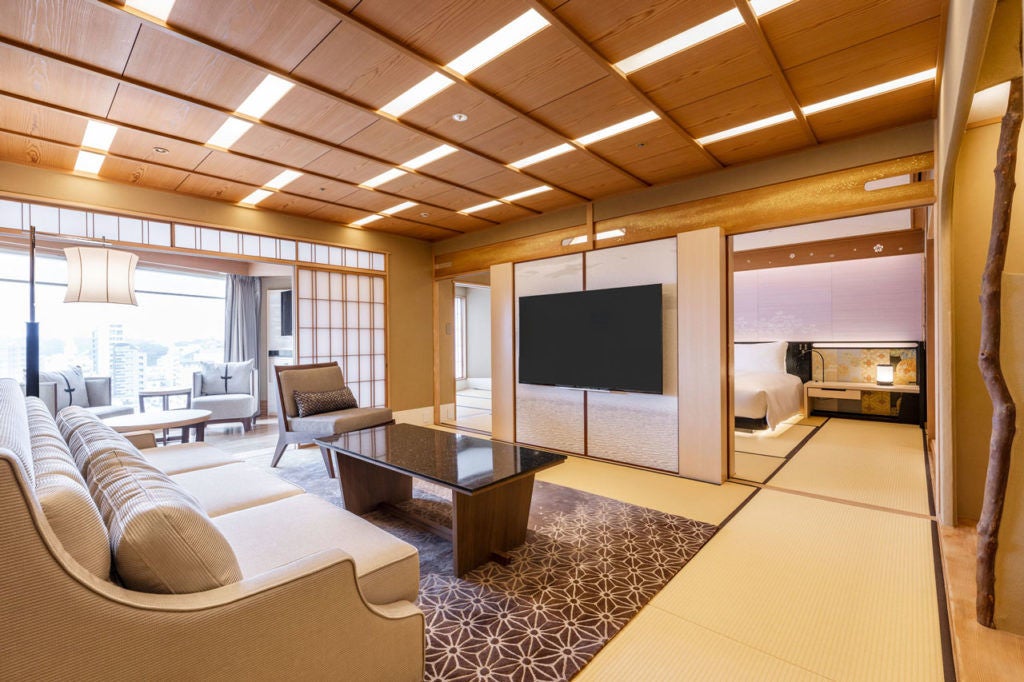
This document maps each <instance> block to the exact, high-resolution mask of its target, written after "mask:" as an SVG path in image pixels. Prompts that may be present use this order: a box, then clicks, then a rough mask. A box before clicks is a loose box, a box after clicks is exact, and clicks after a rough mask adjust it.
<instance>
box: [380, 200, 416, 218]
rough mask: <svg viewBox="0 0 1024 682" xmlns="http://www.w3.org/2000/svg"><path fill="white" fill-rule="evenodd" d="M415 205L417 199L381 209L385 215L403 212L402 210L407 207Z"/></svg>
mask: <svg viewBox="0 0 1024 682" xmlns="http://www.w3.org/2000/svg"><path fill="white" fill-rule="evenodd" d="M415 205H416V202H415V201H403V202H402V203H400V204H398V205H397V206H392V207H391V208H385V209H384V210H383V211H381V213H383V214H384V215H394V214H396V213H401V212H402V211H404V210H406V209H409V208H412V207H413V206H415Z"/></svg>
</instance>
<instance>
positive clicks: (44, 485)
mask: <svg viewBox="0 0 1024 682" xmlns="http://www.w3.org/2000/svg"><path fill="white" fill-rule="evenodd" d="M25 408H26V413H27V416H28V424H29V431H30V433H31V442H32V463H33V468H34V470H35V493H36V499H37V500H38V501H39V506H40V507H42V509H43V515H44V516H46V520H47V522H49V524H50V527H51V528H52V529H53V532H54V534H55V535H56V536H57V539H58V540H60V543H61V545H63V547H64V549H65V550H66V551H67V553H68V554H70V555H71V556H72V557H73V558H74V559H75V560H76V561H77V562H78V563H80V564H81V565H82V566H83V567H84V568H85V569H86V570H88V571H89V572H90V573H92V574H93V575H95V576H97V577H99V578H102V579H103V580H109V579H110V537H109V535H108V534H107V527H106V526H105V525H103V519H102V518H100V512H99V510H98V509H97V508H96V503H95V502H93V499H92V497H91V496H90V495H89V489H88V487H87V486H86V484H85V479H83V478H82V474H81V473H79V471H78V467H77V466H76V465H75V461H74V460H73V459H72V458H71V452H70V450H69V449H68V446H67V443H65V442H64V439H63V438H61V435H60V432H59V431H58V430H57V425H56V424H55V423H54V421H53V417H52V416H50V411H49V409H47V407H46V405H45V404H44V403H43V401H41V400H40V399H39V398H26V400H25Z"/></svg>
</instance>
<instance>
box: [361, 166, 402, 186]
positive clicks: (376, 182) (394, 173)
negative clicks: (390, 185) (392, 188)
mask: <svg viewBox="0 0 1024 682" xmlns="http://www.w3.org/2000/svg"><path fill="white" fill-rule="evenodd" d="M403 175H405V171H404V170H402V169H401V168H392V169H391V170H389V171H384V172H383V173H381V174H380V175H375V176H374V177H372V178H370V179H369V180H367V181H366V182H361V183H359V186H360V187H365V188H368V189H372V188H374V187H380V186H381V185H383V184H384V183H385V182H391V181H392V180H394V179H395V178H400V177H402V176H403Z"/></svg>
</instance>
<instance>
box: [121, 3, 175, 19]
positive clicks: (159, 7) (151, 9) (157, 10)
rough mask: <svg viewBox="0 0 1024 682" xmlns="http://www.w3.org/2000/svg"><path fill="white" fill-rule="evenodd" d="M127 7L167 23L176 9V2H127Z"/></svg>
mask: <svg viewBox="0 0 1024 682" xmlns="http://www.w3.org/2000/svg"><path fill="white" fill-rule="evenodd" d="M124 4H125V7H131V8H132V9H137V10H139V11H140V12H145V13H146V14H148V15H149V16H151V17H156V18H157V19H159V20H160V21H167V17H169V16H170V15H171V10H172V9H173V8H174V0H125V3H124Z"/></svg>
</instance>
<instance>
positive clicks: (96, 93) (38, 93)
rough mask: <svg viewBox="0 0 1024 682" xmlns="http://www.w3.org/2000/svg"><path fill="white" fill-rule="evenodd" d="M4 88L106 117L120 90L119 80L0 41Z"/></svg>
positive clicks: (0, 73) (0, 84) (0, 76)
mask: <svg viewBox="0 0 1024 682" xmlns="http://www.w3.org/2000/svg"><path fill="white" fill-rule="evenodd" d="M0 89H2V90H3V91H4V92H10V93H13V94H16V95H23V96H25V97H31V98H33V99H41V100H45V101H46V102H50V103H51V104H58V105H60V106H63V107H67V108H69V109H75V110H76V111H81V112H83V113H86V114H89V115H92V116H98V117H103V116H105V115H106V113H107V109H109V108H110V101H111V100H112V99H113V98H114V93H115V92H116V91H117V81H115V80H114V79H112V78H107V77H106V76H100V75H97V74H93V73H89V72H87V71H83V70H81V69H78V68H75V67H73V66H68V65H67V64H64V63H63V62H59V61H57V60H55V59H49V58H48V57H42V56H39V55H35V54H32V53H31V52H26V51H24V50H19V49H17V48H14V47H10V46H8V45H0Z"/></svg>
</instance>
